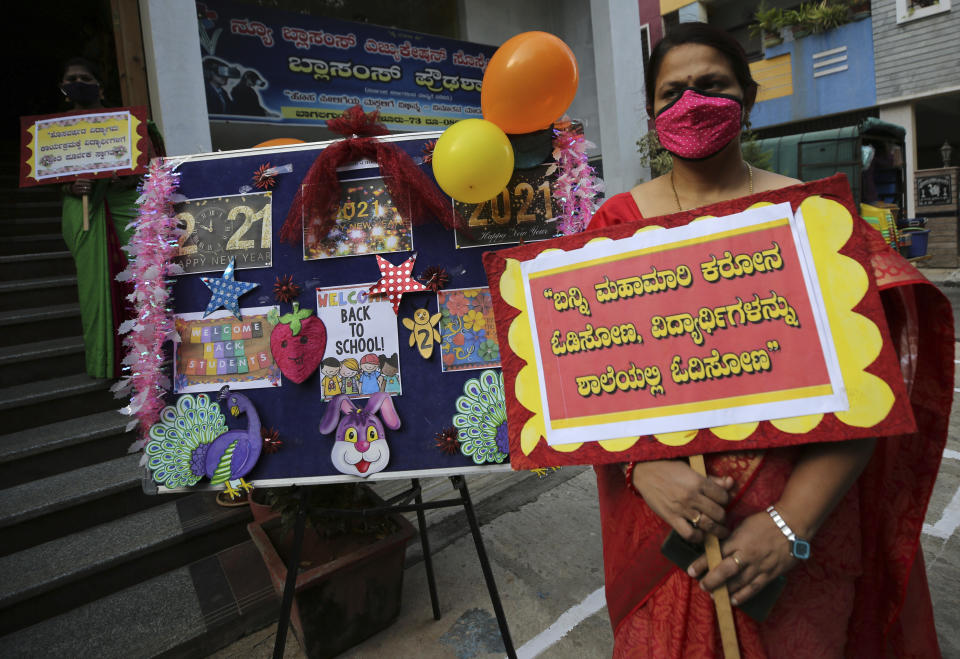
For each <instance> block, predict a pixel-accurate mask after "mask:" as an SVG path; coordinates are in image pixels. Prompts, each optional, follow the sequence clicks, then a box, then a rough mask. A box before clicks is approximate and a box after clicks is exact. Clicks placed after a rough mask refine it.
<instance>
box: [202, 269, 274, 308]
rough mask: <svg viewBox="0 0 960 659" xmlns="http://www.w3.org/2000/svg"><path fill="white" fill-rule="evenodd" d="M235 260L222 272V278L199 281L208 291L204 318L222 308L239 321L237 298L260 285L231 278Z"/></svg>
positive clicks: (203, 278) (208, 278) (207, 278)
mask: <svg viewBox="0 0 960 659" xmlns="http://www.w3.org/2000/svg"><path fill="white" fill-rule="evenodd" d="M234 261H235V259H230V264H229V265H228V266H227V269H226V270H224V271H223V276H222V277H219V278H217V277H201V278H200V280H201V281H202V282H203V283H204V284H206V285H207V288H209V289H210V302H209V303H207V310H206V311H204V312H203V317H204V318H206V317H207V316H209V315H210V314H212V313H213V312H214V311H216V310H217V309H219V308H220V307H223V308H224V309H226V310H227V311H229V312H231V313H232V314H233V315H234V316H236V317H237V320H240V303H239V302H237V298H238V297H240V296H241V295H243V294H244V293H249V292H250V291H252V290H253V289H255V288H256V287H257V286H259V285H260V284H253V283H250V282H245V281H236V280H235V279H234V278H233V270H234Z"/></svg>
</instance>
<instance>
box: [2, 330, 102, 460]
mask: <svg viewBox="0 0 960 659" xmlns="http://www.w3.org/2000/svg"><path fill="white" fill-rule="evenodd" d="M84 363H85V355H84V351H83V338H82V337H79V336H68V337H65V338H62V339H50V340H48V341H36V342H34V343H24V344H22V345H18V346H4V347H2V348H0V387H8V386H11V385H13V384H15V383H18V382H20V383H23V382H33V381H36V380H47V379H49V378H54V377H60V376H64V375H68V374H71V373H77V372H82V371H83V370H84ZM2 451H3V449H2V448H0V453H2Z"/></svg>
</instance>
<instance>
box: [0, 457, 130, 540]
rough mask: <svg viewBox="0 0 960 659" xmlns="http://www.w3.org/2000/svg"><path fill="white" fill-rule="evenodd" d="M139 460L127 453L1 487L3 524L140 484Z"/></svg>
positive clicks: (1, 517)
mask: <svg viewBox="0 0 960 659" xmlns="http://www.w3.org/2000/svg"><path fill="white" fill-rule="evenodd" d="M139 464H140V455H139V454H132V455H125V456H123V457H120V458H114V459H113V460H109V461H107V462H101V463H99V464H94V465H90V466H87V467H81V468H80V469H74V470H73V471H68V472H64V473H62V474H57V475H56V476H50V477H49V478H42V479H40V480H35V481H31V482H29V483H24V484H22V485H17V486H15V487H8V488H6V489H3V490H0V528H6V527H12V526H14V525H16V524H21V523H23V522H26V521H29V520H32V519H36V518H38V517H40V516H42V515H48V514H50V513H55V512H58V511H61V510H64V509H67V508H70V507H72V506H77V505H79V504H82V503H85V502H87V501H92V500H94V499H98V498H101V497H104V496H107V495H110V494H114V493H116V492H121V491H123V490H128V489H131V488H136V487H139V485H140V480H141V478H142V475H143V472H142V470H141V468H140V466H139Z"/></svg>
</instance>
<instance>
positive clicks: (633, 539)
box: [590, 24, 953, 658]
mask: <svg viewBox="0 0 960 659" xmlns="http://www.w3.org/2000/svg"><path fill="white" fill-rule="evenodd" d="M756 92H757V85H756V83H755V82H754V81H753V80H752V78H751V76H750V71H749V67H748V65H747V61H746V58H745V56H744V53H743V50H742V49H741V48H740V46H739V45H738V44H737V42H736V41H735V40H734V39H732V38H731V37H730V36H729V35H727V34H726V33H725V32H722V31H719V30H716V29H714V28H710V27H709V26H706V25H703V24H682V25H681V26H679V27H678V28H675V29H674V30H673V31H671V33H670V34H668V35H667V36H666V37H665V38H664V40H663V41H661V42H660V43H659V44H658V45H657V47H656V48H655V49H654V52H653V54H652V55H651V59H650V65H649V71H648V77H647V102H648V112H649V113H650V114H651V116H654V117H656V125H657V131H658V136H659V138H660V141H661V144H663V146H664V147H665V148H667V150H669V151H670V152H671V154H672V155H673V156H674V167H673V170H672V171H671V172H670V173H669V174H667V175H664V176H661V177H658V178H656V179H654V180H652V181H650V182H648V183H644V184H641V185H639V186H637V187H636V188H634V189H633V190H631V191H630V192H628V193H623V194H619V195H616V196H614V197H612V198H611V199H609V200H608V201H607V202H606V203H605V204H604V205H603V207H601V208H600V210H599V211H598V212H597V214H596V215H595V216H594V218H593V221H592V222H591V224H590V228H591V229H593V228H597V227H603V226H609V225H611V224H618V223H621V222H631V221H641V220H643V218H656V217H661V216H665V215H671V214H674V213H679V212H681V211H686V210H690V209H694V208H699V207H703V206H706V205H711V204H717V203H718V202H724V201H727V200H733V201H731V202H730V203H729V204H728V206H729V212H730V213H734V212H737V211H740V210H743V209H745V208H747V207H748V206H749V205H751V204H752V203H755V202H756V201H758V200H759V199H756V198H752V199H751V198H749V196H750V195H755V194H760V193H763V192H769V191H771V190H776V189H779V188H784V187H787V186H790V185H792V184H796V183H799V182H798V181H795V180H793V179H789V178H786V177H783V176H780V175H778V174H774V173H771V172H765V171H762V170H756V169H753V168H752V167H751V166H750V165H748V164H747V163H745V162H744V161H743V158H742V156H741V152H740V143H739V139H738V136H739V132H740V127H741V125H742V124H743V123H744V122H745V121H746V117H747V115H748V113H749V111H750V108H751V107H752V105H753V102H754V100H755V98H756ZM693 217H694V215H692V214H691V215H690V216H688V217H687V218H686V220H685V221H688V220H689V219H692V218H693ZM681 223H683V222H681ZM867 233H868V234H872V235H867V240H868V244H869V245H870V249H871V254H872V265H873V267H874V275H875V277H876V280H877V284H878V287H879V289H880V291H881V298H882V301H883V304H884V310H885V313H886V316H887V320H888V323H889V326H890V332H891V336H892V338H893V341H894V344H895V346H896V348H897V351H898V354H899V355H900V357H901V364H902V367H903V371H904V377H905V379H906V381H907V390H908V392H909V395H910V399H911V403H912V406H913V412H914V416H915V419H916V422H917V427H918V432H917V433H916V434H912V435H906V436H898V437H885V438H882V439H879V440H873V439H865V440H850V441H843V442H828V443H819V444H816V443H811V444H806V445H801V446H798V447H792V448H783V449H771V450H766V451H761V452H746V451H743V452H730V453H721V454H712V455H708V456H706V462H707V469H708V474H710V475H709V476H708V477H707V478H702V477H701V476H699V475H698V474H697V473H696V472H694V471H693V470H692V469H691V468H690V467H689V465H688V464H687V463H686V461H683V460H662V461H653V462H643V463H636V464H634V465H631V466H630V467H629V468H628V469H625V468H624V467H625V466H623V465H606V466H600V467H597V480H598V489H599V494H600V510H601V516H602V523H603V545H604V567H605V576H606V590H607V603H608V609H609V612H610V615H611V620H612V622H613V626H614V635H615V645H614V656H615V657H658V658H659V657H714V656H720V655H721V654H722V650H721V643H720V636H719V630H718V628H717V624H716V622H715V620H716V615H715V612H714V605H713V601H712V599H711V597H710V594H709V591H711V590H713V589H715V588H717V587H719V586H720V585H721V584H726V586H727V588H728V589H729V592H730V594H731V600H732V602H733V604H734V618H735V623H736V627H737V635H738V639H739V643H740V648H741V653H742V656H744V657H778V656H789V657H841V656H849V657H887V656H891V657H936V656H939V655H940V651H939V647H938V645H937V638H936V631H935V629H934V625H933V612H932V607H931V604H930V596H929V591H928V588H927V582H926V575H925V571H924V566H923V556H922V551H921V550H920V531H921V528H922V525H923V518H924V514H925V512H926V507H927V503H928V501H929V497H930V493H931V491H932V488H933V483H934V480H935V478H936V473H937V469H938V467H939V463H940V458H941V456H942V454H943V449H944V445H945V442H946V432H947V422H948V418H949V409H950V404H951V402H952V392H951V391H950V389H949V387H950V386H952V383H953V362H952V359H953V327H952V314H951V313H950V307H949V303H948V302H947V301H946V299H945V298H944V297H943V295H942V294H940V293H939V291H937V289H936V288H935V287H933V286H931V285H929V283H928V282H926V280H925V279H924V278H923V277H922V276H921V275H920V274H919V273H917V272H916V270H914V269H913V268H912V266H910V265H909V264H908V263H907V262H906V261H904V260H903V259H902V258H901V257H900V256H899V255H897V254H895V253H893V252H892V251H891V250H889V249H888V248H887V247H886V245H885V244H884V242H883V240H882V239H881V237H880V235H879V234H878V233H876V232H873V231H867ZM921 310H922V311H921ZM921 314H922V316H923V322H919V319H920V317H921ZM771 506H772V507H773V512H775V513H776V515H774V514H773V512H771V511H769V510H768V507H771ZM779 522H783V523H784V524H785V525H787V527H788V530H792V532H793V533H794V534H795V537H796V538H801V539H804V540H806V541H807V542H808V543H809V547H810V557H809V558H808V559H806V560H799V559H798V558H797V556H799V555H800V554H802V553H803V552H802V547H800V545H796V546H795V545H794V544H793V543H792V542H791V540H789V539H788V537H787V533H786V531H784V530H782V529H781V528H779V527H778V523H779ZM671 529H673V530H675V531H677V533H679V534H680V535H681V536H683V537H684V538H686V539H687V540H689V541H692V542H699V541H701V540H702V539H703V533H704V532H708V533H713V534H715V535H717V536H719V537H720V538H721V552H722V554H723V556H724V558H723V560H722V561H721V562H720V563H719V564H718V565H717V566H716V567H714V568H713V569H712V570H708V569H707V565H706V560H705V558H703V557H701V558H700V559H698V560H697V561H696V562H695V563H694V564H693V565H692V566H691V567H690V569H689V570H688V573H687V574H685V573H683V572H682V571H681V570H679V569H678V568H676V567H674V566H673V564H672V563H670V562H669V561H667V559H666V558H664V557H663V556H662V555H661V554H660V551H659V550H660V545H661V544H662V542H663V540H664V539H665V537H666V536H667V534H668V533H669V532H670V530H671ZM798 548H799V549H798ZM784 574H786V575H788V578H787V585H786V587H785V589H784V591H783V592H782V594H781V595H780V598H779V600H778V601H777V603H776V605H775V606H774V607H773V609H772V611H771V613H770V616H769V617H768V618H767V619H766V620H765V621H764V622H763V623H757V622H755V621H753V620H752V619H751V618H749V617H748V616H746V615H745V614H744V613H743V612H742V611H740V610H738V608H737V606H738V605H739V604H742V603H744V602H746V601H747V600H748V599H750V598H751V597H752V596H754V595H755V594H756V593H757V592H758V591H759V590H760V589H761V588H763V587H764V586H765V585H766V584H767V583H768V582H770V581H771V580H773V579H775V578H777V577H778V576H780V575H784Z"/></svg>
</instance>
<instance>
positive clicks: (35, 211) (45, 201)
mask: <svg viewBox="0 0 960 659" xmlns="http://www.w3.org/2000/svg"><path fill="white" fill-rule="evenodd" d="M62 210H63V202H62V200H61V197H60V195H59V194H57V195H56V196H50V195H49V194H48V195H46V196H44V195H41V194H36V195H34V196H30V197H26V198H24V197H20V198H17V199H13V200H11V199H6V200H4V199H0V222H3V221H5V219H6V218H11V217H16V218H23V217H56V218H59V217H60V216H61V213H62Z"/></svg>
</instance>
